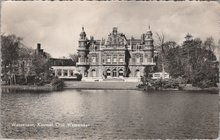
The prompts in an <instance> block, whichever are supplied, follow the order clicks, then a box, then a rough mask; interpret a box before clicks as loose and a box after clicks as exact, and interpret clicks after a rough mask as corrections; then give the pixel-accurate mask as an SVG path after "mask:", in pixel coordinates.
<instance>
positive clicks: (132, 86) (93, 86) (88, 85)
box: [1, 81, 219, 93]
mask: <svg viewBox="0 0 220 140" xmlns="http://www.w3.org/2000/svg"><path fill="white" fill-rule="evenodd" d="M64 83H65V86H64V87H63V90H65V89H76V90H142V91H144V88H138V87H137V85H138V84H139V83H137V82H82V81H81V82H75V81H74V82H73V81H72V82H69V81H65V82H64ZM1 91H2V92H10V91H35V92H38V91H42V92H45V91H47V92H51V91H56V88H55V87H53V86H52V85H49V84H48V85H45V86H36V85H1ZM146 91H148V90H146ZM152 91H207V92H216V93H218V92H219V88H218V87H210V88H198V87H183V88H182V89H172V88H169V89H160V90H152Z"/></svg>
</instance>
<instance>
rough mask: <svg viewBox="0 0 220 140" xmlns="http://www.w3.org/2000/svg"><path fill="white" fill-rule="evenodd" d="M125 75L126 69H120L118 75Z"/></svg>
mask: <svg viewBox="0 0 220 140" xmlns="http://www.w3.org/2000/svg"><path fill="white" fill-rule="evenodd" d="M123 75H124V71H123V70H122V69H120V70H119V71H118V76H119V77H120V76H123Z"/></svg>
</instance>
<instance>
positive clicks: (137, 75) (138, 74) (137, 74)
mask: <svg viewBox="0 0 220 140" xmlns="http://www.w3.org/2000/svg"><path fill="white" fill-rule="evenodd" d="M140 76H141V73H140V70H138V69H137V70H136V71H135V77H140Z"/></svg>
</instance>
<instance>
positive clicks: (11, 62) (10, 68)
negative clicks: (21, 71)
mask: <svg viewBox="0 0 220 140" xmlns="http://www.w3.org/2000/svg"><path fill="white" fill-rule="evenodd" d="M1 41H2V44H1V46H2V49H1V51H2V66H3V67H2V68H3V70H2V72H3V74H4V76H6V77H7V74H9V77H10V78H9V79H10V84H12V83H16V79H15V72H16V70H15V69H16V67H15V66H16V64H17V61H18V58H19V48H20V47H21V45H22V44H21V41H22V38H20V37H17V36H15V35H1ZM13 81H14V82H13Z"/></svg>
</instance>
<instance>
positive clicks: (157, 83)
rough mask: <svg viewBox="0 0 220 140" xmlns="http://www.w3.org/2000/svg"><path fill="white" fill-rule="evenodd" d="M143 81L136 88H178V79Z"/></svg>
mask: <svg viewBox="0 0 220 140" xmlns="http://www.w3.org/2000/svg"><path fill="white" fill-rule="evenodd" d="M142 82H143V83H142V84H139V85H138V86H137V87H138V88H144V89H153V90H159V89H167V88H179V84H180V81H179V79H165V80H163V79H157V80H152V79H144V78H143V81H142Z"/></svg>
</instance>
